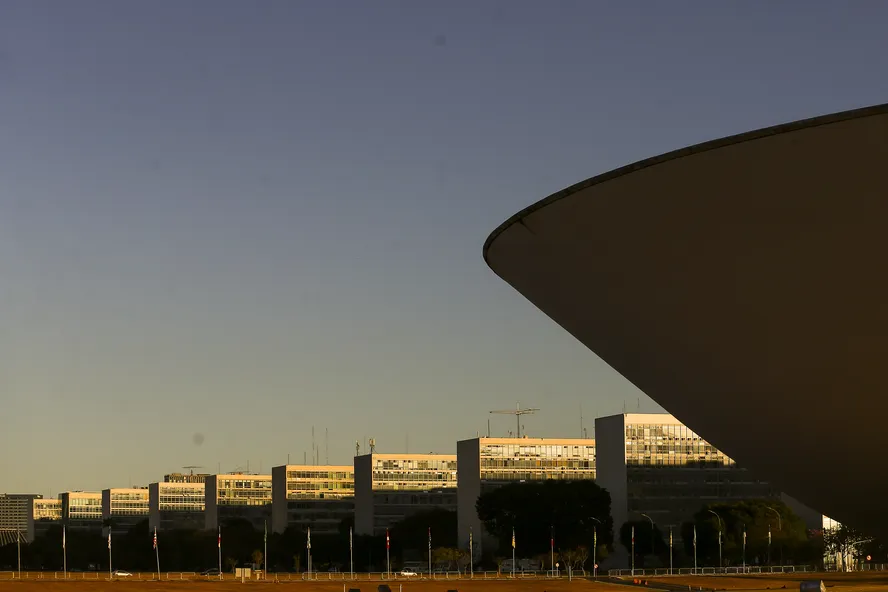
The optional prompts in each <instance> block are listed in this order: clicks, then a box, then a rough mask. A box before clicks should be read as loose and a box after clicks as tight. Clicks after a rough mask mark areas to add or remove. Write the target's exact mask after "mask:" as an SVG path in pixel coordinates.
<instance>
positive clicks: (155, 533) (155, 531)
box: [154, 526, 157, 549]
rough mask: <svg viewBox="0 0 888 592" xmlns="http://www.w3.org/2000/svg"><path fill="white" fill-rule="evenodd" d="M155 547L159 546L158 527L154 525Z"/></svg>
mask: <svg viewBox="0 0 888 592" xmlns="http://www.w3.org/2000/svg"><path fill="white" fill-rule="evenodd" d="M154 548H155V549H156V548H157V527H156V526H155V527H154Z"/></svg>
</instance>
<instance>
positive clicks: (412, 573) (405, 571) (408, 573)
mask: <svg viewBox="0 0 888 592" xmlns="http://www.w3.org/2000/svg"><path fill="white" fill-rule="evenodd" d="M401 575H402V576H404V577H405V578H409V577H410V576H415V575H416V572H415V571H413V570H412V569H410V568H409V567H405V568H404V569H402V570H401Z"/></svg>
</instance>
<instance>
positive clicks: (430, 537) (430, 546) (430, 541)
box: [429, 526, 472, 551]
mask: <svg viewBox="0 0 888 592" xmlns="http://www.w3.org/2000/svg"><path fill="white" fill-rule="evenodd" d="M471 536H472V535H469V537H471ZM431 550H432V527H431V526H430V527H429V551H431Z"/></svg>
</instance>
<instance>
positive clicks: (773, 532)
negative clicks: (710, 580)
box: [681, 499, 810, 566]
mask: <svg viewBox="0 0 888 592" xmlns="http://www.w3.org/2000/svg"><path fill="white" fill-rule="evenodd" d="M695 527H696V533H697V560H698V565H701V566H702V565H718V553H719V546H718V541H719V531H721V534H722V557H723V563H724V564H725V565H729V564H732V563H733V564H735V565H738V564H740V563H741V562H742V561H743V553H744V545H743V533H744V532H746V549H745V551H746V554H745V559H746V562H747V563H755V562H756V561H758V562H759V563H761V564H768V563H769V562H770V563H772V564H773V563H777V562H781V560H782V562H786V561H787V560H792V559H793V558H795V556H796V555H797V554H802V552H801V550H802V549H808V550H809V549H810V543H809V542H808V531H807V528H806V526H805V522H804V521H803V520H802V519H801V518H799V517H798V516H797V515H796V514H795V513H794V512H793V511H792V510H791V509H790V508H789V506H787V505H786V504H784V503H783V502H782V501H780V500H778V499H757V500H743V501H739V502H736V503H733V504H710V505H706V506H703V507H702V508H701V509H700V510H699V511H698V512H697V513H696V514H694V517H693V519H692V520H691V521H689V522H686V523H685V524H683V525H682V527H681V536H682V540H683V542H684V549H685V552H686V553H687V555H688V556H689V557H693V553H694V528H695ZM769 532H770V541H771V542H770V545H769V544H768V539H769V536H768V533H769ZM808 550H806V551H805V553H804V554H806V555H807V554H808V552H809V551H808ZM769 555H770V561H769Z"/></svg>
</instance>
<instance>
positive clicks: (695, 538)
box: [694, 524, 697, 549]
mask: <svg viewBox="0 0 888 592" xmlns="http://www.w3.org/2000/svg"><path fill="white" fill-rule="evenodd" d="M694 548H695V549H696V548H697V525H696V524H695V525H694Z"/></svg>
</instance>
